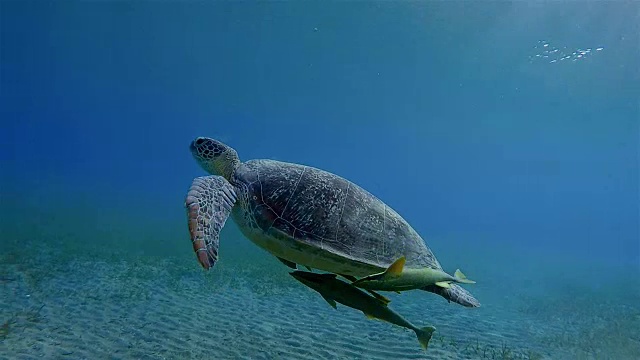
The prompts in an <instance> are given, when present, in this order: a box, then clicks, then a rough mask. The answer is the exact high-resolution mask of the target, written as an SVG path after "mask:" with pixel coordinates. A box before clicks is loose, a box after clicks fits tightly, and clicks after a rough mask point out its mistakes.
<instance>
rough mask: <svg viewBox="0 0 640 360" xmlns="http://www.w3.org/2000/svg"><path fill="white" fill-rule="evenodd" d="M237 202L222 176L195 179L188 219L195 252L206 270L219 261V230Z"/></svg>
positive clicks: (191, 188) (234, 194)
mask: <svg viewBox="0 0 640 360" xmlns="http://www.w3.org/2000/svg"><path fill="white" fill-rule="evenodd" d="M236 199H237V195H236V192H235V191H234V189H233V185H231V184H230V183H229V182H228V181H227V180H225V178H223V177H222V176H217V175H213V176H201V177H197V178H195V179H193V182H192V183H191V187H190V188H189V192H188V193H187V197H186V199H185V203H184V205H185V207H186V208H187V219H188V222H189V234H190V236H191V242H192V243H193V250H194V251H195V252H196V255H197V256H198V262H199V263H200V265H202V267H203V268H205V269H209V268H211V267H213V265H215V263H216V261H218V246H219V244H220V238H219V236H220V230H221V229H222V227H223V226H224V223H225V222H226V221H227V218H228V217H229V214H230V213H231V209H232V208H233V205H234V204H235V202H236Z"/></svg>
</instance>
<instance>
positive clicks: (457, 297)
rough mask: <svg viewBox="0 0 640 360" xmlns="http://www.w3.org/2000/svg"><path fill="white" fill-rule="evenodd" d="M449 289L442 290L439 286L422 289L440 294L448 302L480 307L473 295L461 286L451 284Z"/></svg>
mask: <svg viewBox="0 0 640 360" xmlns="http://www.w3.org/2000/svg"><path fill="white" fill-rule="evenodd" d="M449 285H450V287H449V288H446V289H445V288H442V287H439V286H437V285H429V286H425V287H423V288H422V290H425V291H429V292H432V293H434V294H438V295H440V296H442V297H443V298H445V299H447V301H449V302H451V301H453V302H454V303H457V304H460V305H462V306H465V307H471V308H475V307H480V302H479V301H478V300H476V298H474V297H473V295H471V293H469V292H468V291H467V290H466V289H463V288H462V287H461V286H459V285H457V284H449Z"/></svg>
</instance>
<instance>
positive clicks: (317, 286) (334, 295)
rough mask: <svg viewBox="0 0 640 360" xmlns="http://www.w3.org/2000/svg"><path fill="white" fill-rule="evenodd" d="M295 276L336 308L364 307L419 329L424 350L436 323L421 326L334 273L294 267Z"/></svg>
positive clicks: (370, 313) (368, 313)
mask: <svg viewBox="0 0 640 360" xmlns="http://www.w3.org/2000/svg"><path fill="white" fill-rule="evenodd" d="M289 274H290V275H291V276H293V277H294V278H296V280H298V281H300V282H301V283H303V284H305V285H307V286H308V287H310V288H312V289H313V290H315V291H317V292H319V293H320V295H322V297H323V298H324V299H325V300H326V301H327V302H328V303H329V305H331V306H333V307H334V308H337V305H336V302H339V303H340V304H342V305H345V306H348V307H350V308H353V309H356V310H360V311H362V312H363V313H364V314H365V315H366V316H367V317H368V318H375V319H379V320H383V321H386V322H389V323H391V324H395V325H398V326H402V327H405V328H407V329H411V330H413V331H414V332H415V333H416V336H417V337H418V341H419V342H420V345H421V346H422V348H424V349H425V350H426V349H427V346H428V345H429V340H431V336H432V335H433V332H434V331H435V330H436V328H435V327H433V326H426V327H423V328H418V327H416V326H415V325H413V324H412V323H410V322H409V321H407V320H405V319H404V318H403V317H402V316H400V314H398V313H396V312H395V311H393V310H391V309H390V308H389V307H388V306H387V305H386V303H385V302H384V301H381V300H379V299H376V298H375V297H372V296H369V295H367V293H365V292H364V291H362V290H360V289H358V288H356V287H355V286H353V285H351V284H348V283H346V282H344V281H342V280H338V279H337V278H336V275H335V274H318V273H310V272H306V271H294V272H291V273H289Z"/></svg>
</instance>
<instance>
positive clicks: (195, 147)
mask: <svg viewBox="0 0 640 360" xmlns="http://www.w3.org/2000/svg"><path fill="white" fill-rule="evenodd" d="M189 148H190V149H191V154H192V155H193V157H194V158H195V159H196V161H197V162H198V164H200V166H201V167H202V168H203V169H204V170H205V171H207V172H208V173H209V174H212V175H222V176H223V177H224V178H225V179H227V181H230V179H231V176H232V175H233V172H234V171H235V170H236V168H237V167H238V165H239V164H240V158H238V153H237V152H236V151H235V150H233V148H231V147H229V146H227V145H225V144H223V143H222V142H220V141H218V140H214V139H211V138H208V137H197V138H195V139H194V140H193V141H192V142H191V146H189Z"/></svg>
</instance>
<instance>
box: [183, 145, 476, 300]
mask: <svg viewBox="0 0 640 360" xmlns="http://www.w3.org/2000/svg"><path fill="white" fill-rule="evenodd" d="M190 149H191V153H192V154H193V156H194V158H195V159H196V160H197V162H198V163H199V164H200V166H201V167H202V168H203V169H204V170H205V171H207V172H208V173H210V174H212V175H210V176H202V177H196V178H195V179H194V180H193V182H192V184H191V187H190V189H189V192H188V194H187V196H186V199H185V207H186V209H187V217H188V224H189V232H190V236H191V242H192V244H193V249H194V251H195V253H196V255H197V258H198V261H199V262H200V264H201V265H202V267H204V268H205V269H209V268H211V267H212V266H214V264H215V263H216V261H217V260H218V245H219V233H220V230H221V229H222V227H223V226H224V224H225V222H226V220H227V218H228V217H229V215H231V218H232V219H233V220H234V221H235V222H236V224H237V225H238V227H239V228H240V230H241V231H242V233H243V234H244V235H245V236H246V237H247V238H249V239H250V240H251V241H252V242H254V243H255V244H256V245H258V246H260V247H261V248H263V249H265V250H267V251H268V252H270V253H271V254H273V255H274V256H276V257H277V258H278V259H280V261H282V262H283V263H285V264H287V265H288V266H290V267H292V268H294V269H295V268H296V264H300V265H303V266H306V267H309V268H315V269H319V270H323V271H327V272H331V273H335V274H340V275H342V276H344V277H347V278H350V279H352V280H355V278H356V277H366V276H369V275H372V274H376V273H380V272H384V271H385V270H386V269H387V268H388V267H389V266H390V265H391V264H393V263H394V262H395V261H396V260H397V259H399V258H401V257H404V258H405V259H406V262H405V268H407V269H423V268H430V269H436V270H442V266H441V265H440V263H439V262H438V260H436V258H435V256H434V255H433V253H432V252H431V250H430V249H429V247H427V245H426V243H425V242H424V240H423V239H422V238H421V237H420V235H418V233H417V232H416V231H415V230H414V229H413V228H412V227H411V226H410V225H409V224H408V223H407V222H406V221H405V220H404V219H403V218H402V217H401V216H400V215H399V214H398V213H397V212H395V211H394V210H393V209H392V208H390V207H389V206H388V205H386V204H385V203H383V202H382V201H381V200H379V199H378V198H376V197H375V196H373V195H372V194H371V193H369V192H367V191H366V190H364V189H362V188H361V187H359V186H358V185H356V184H354V183H352V182H350V181H348V180H346V179H344V178H342V177H340V176H337V175H335V174H332V173H329V172H327V171H324V170H320V169H317V168H314V167H311V166H305V165H299V164H293V163H287V162H281V161H275V160H263V159H260V160H250V161H246V162H241V161H240V158H239V157H238V154H237V152H236V151H235V150H234V149H232V148H231V147H229V146H227V145H225V144H223V143H222V142H220V141H217V140H214V139H211V138H206V137H198V138H196V139H195V140H193V141H192V142H191V145H190ZM422 290H426V291H430V292H433V293H436V294H438V295H440V296H442V297H444V298H445V299H447V300H449V301H453V302H456V303H458V304H461V305H463V306H467V307H478V306H480V304H479V302H478V301H477V300H476V299H475V298H474V297H473V296H472V295H471V294H470V293H469V292H468V291H466V290H465V289H463V288H462V287H460V286H458V285H457V284H450V285H449V286H448V287H446V288H445V287H441V286H438V285H435V284H434V285H427V286H425V287H423V288H422Z"/></svg>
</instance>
